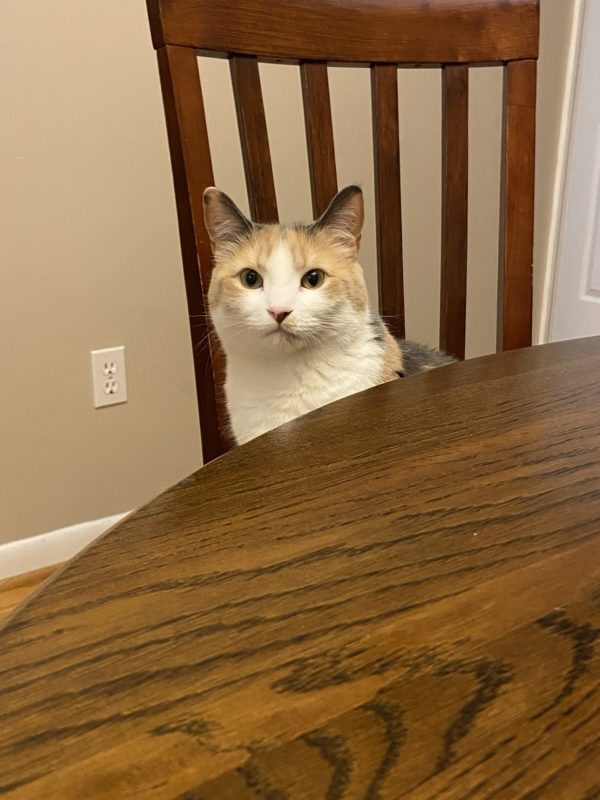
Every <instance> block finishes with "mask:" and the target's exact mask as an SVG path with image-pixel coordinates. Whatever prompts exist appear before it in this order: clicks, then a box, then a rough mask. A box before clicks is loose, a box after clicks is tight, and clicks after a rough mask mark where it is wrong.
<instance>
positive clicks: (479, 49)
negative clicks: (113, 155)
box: [147, 0, 539, 461]
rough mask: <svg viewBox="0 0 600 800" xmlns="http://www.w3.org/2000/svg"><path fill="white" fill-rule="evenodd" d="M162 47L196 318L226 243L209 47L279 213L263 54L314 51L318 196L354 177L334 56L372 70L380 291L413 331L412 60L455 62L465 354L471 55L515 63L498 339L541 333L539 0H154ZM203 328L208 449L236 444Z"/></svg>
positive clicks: (446, 306)
mask: <svg viewBox="0 0 600 800" xmlns="http://www.w3.org/2000/svg"><path fill="white" fill-rule="evenodd" d="M147 2H148V11H149V16H150V25H151V31H152V40H153V44H154V47H155V48H156V50H157V54H158V65H159V70H160V78H161V84H162V91H163V99H164V106H165V115H166V121H167V129H168V136H169V145H170V150H171V160H172V166H173V176H174V182H175V193H176V197H177V210H178V217H179V232H180V237H181V249H182V254H183V265H184V272H185V283H186V291H187V299H188V307H189V313H190V317H191V319H193V320H194V321H195V320H198V319H200V320H204V319H206V317H205V314H206V308H205V299H204V298H205V295H206V290H207V288H208V283H209V279H210V272H211V262H212V255H211V249H210V243H209V239H208V235H207V233H206V230H205V227H204V218H203V208H202V193H203V191H204V189H205V187H206V186H210V185H212V184H213V183H214V178H213V171H212V165H211V157H210V151H209V144H208V136H207V130H206V119H205V115H204V106H203V100H202V91H201V87H200V80H199V73H198V61H197V57H196V56H197V51H201V52H202V54H203V55H213V56H220V57H227V58H228V59H229V63H230V67H231V79H232V84H233V92H234V98H235V104H236V110H237V119H238V127H239V134H240V139H241V147H242V156H243V161H244V169H245V176H246V185H247V190H248V196H249V201H250V210H251V215H252V217H253V219H254V220H256V221H258V222H275V221H277V201H276V197H275V187H274V182H273V171H272V168H271V157H270V152H269V142H268V138H267V128H266V125H265V114H264V108H263V101H262V94H261V86H260V79H259V70H258V62H259V61H261V60H263V61H281V62H287V63H289V62H292V63H294V64H298V65H299V69H300V75H301V81H302V93H303V102H304V115H305V123H306V140H307V146H308V162H309V167H310V183H311V193H312V204H313V210H314V213H315V215H318V214H320V213H321V212H322V211H323V210H324V208H325V207H326V205H327V203H328V202H329V200H330V199H331V197H332V196H333V195H334V194H335V192H336V191H337V189H338V186H337V179H336V167H335V155H334V145H333V133H332V124H331V111H330V102H329V86H328V78H327V69H328V66H333V65H335V64H338V65H339V64H344V63H345V64H348V63H353V64H359V65H363V66H365V67H368V68H369V69H370V70H371V86H372V109H373V113H372V116H373V141H374V160H375V161H374V163H375V198H376V226H377V250H378V279H379V305H380V310H381V313H382V314H384V315H386V316H387V317H389V318H391V319H393V320H395V321H396V322H395V323H394V325H393V326H392V328H393V333H395V334H396V335H398V336H403V335H404V291H403V277H402V220H401V202H400V152H399V131H398V95H397V69H398V66H403V67H406V66H415V65H438V66H441V68H442V76H443V77H442V81H443V89H442V98H443V111H442V126H443V131H442V145H443V158H442V263H441V308H440V331H441V334H440V345H441V347H443V348H445V349H446V350H448V351H449V352H451V353H453V354H454V355H456V356H457V357H458V358H464V354H465V316H466V279H467V178H468V170H467V156H468V87H469V66H470V65H473V64H488V65H489V64H491V63H493V64H497V65H498V66H499V67H501V68H502V69H503V70H504V97H503V144H502V185H501V192H502V202H501V228H500V230H501V243H500V265H499V294H498V339H497V346H498V349H504V350H508V349H512V348H516V347H523V346H526V345H529V344H531V314H532V259H533V256H532V251H533V186H534V150H535V94H536V59H537V55H538V36H539V10H538V1H537V0H279V2H277V0H223V2H216V1H215V0H147ZM208 333H209V332H208V326H207V324H201V325H197V324H196V323H195V322H194V325H193V326H192V327H191V334H192V342H193V344H194V354H195V356H194V357H195V374H196V387H197V396H198V406H199V413H200V423H201V432H202V443H203V453H204V459H205V461H209V460H211V459H213V458H215V457H216V456H217V455H219V454H220V453H222V452H223V451H224V450H225V449H226V448H227V444H226V437H225V435H224V429H225V414H224V408H223V404H222V401H221V400H220V399H219V397H218V394H217V392H216V390H215V389H216V387H217V386H219V385H222V376H223V361H222V357H221V355H220V353H219V350H218V347H216V346H215V343H214V342H211V340H210V337H208V341H209V342H210V347H201V346H200V343H201V342H202V341H206V338H207V336H208Z"/></svg>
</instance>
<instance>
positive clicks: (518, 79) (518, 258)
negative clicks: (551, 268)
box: [497, 61, 537, 350]
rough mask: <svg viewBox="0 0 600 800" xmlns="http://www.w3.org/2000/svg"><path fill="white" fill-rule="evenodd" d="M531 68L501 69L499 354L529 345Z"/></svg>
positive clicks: (532, 141) (532, 165) (526, 63)
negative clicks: (502, 99) (502, 118)
mask: <svg viewBox="0 0 600 800" xmlns="http://www.w3.org/2000/svg"><path fill="white" fill-rule="evenodd" d="M536 69H537V62H535V61H515V62H514V63H511V64H507V66H506V68H505V72H506V74H505V83H504V123H503V146H502V150H503V152H502V197H501V247H500V268H499V283H498V337H497V346H498V349H499V350H511V349H514V348H517V347H526V346H527V345H529V344H531V326H532V305H533V201H534V185H535V97H536Z"/></svg>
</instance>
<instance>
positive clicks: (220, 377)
mask: <svg viewBox="0 0 600 800" xmlns="http://www.w3.org/2000/svg"><path fill="white" fill-rule="evenodd" d="M157 57H158V67H159V73H160V80H161V87H162V95H163V103H164V108H165V118H166V122H167V133H168V136H169V149H170V152H171V166H172V170H173V182H174V185H175V197H176V201H177V218H178V221H179V239H180V243H181V255H182V258H183V272H184V277H185V290H186V296H187V304H188V312H189V320H190V334H191V338H192V348H193V356H194V374H195V380H196V397H197V400H198V411H199V415H200V430H201V434H202V454H203V458H204V461H205V463H206V462H207V461H210V460H212V459H213V458H216V457H217V456H218V455H220V454H221V453H223V452H224V451H225V450H226V448H227V438H226V434H225V429H226V425H227V413H226V409H225V403H224V399H223V395H222V391H220V390H219V391H217V387H221V386H223V383H224V374H225V365H224V360H223V355H222V352H221V349H220V347H219V345H218V342H217V340H216V336H215V335H214V333H213V332H212V330H211V329H210V326H209V322H208V316H207V307H206V302H205V295H206V292H207V291H208V285H209V282H210V274H211V271H212V251H211V246H210V239H209V237H208V233H207V231H206V228H205V227H204V210H203V205H202V203H203V201H202V194H203V192H204V189H205V188H206V187H207V186H212V185H213V184H214V182H215V181H214V177H213V171H212V163H211V158H210V147H209V143H208V133H207V130H206V118H205V115H204V102H203V99H202V89H201V87H200V76H199V74H198V60H197V58H196V54H195V53H194V51H193V50H189V49H187V48H184V47H172V46H166V47H163V48H161V49H160V50H159V51H158V53H157Z"/></svg>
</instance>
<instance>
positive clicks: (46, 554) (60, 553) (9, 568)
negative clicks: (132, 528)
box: [0, 512, 129, 579]
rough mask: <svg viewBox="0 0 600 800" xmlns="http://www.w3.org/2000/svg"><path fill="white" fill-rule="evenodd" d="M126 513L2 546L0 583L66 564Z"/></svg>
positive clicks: (0, 551)
mask: <svg viewBox="0 0 600 800" xmlns="http://www.w3.org/2000/svg"><path fill="white" fill-rule="evenodd" d="M127 513H129V512H127ZM127 513H125V514H115V515H114V516H112V517H103V518H102V519H93V520H90V521H89V522H80V523H79V524H77V525H69V527H68V528H58V529H57V530H55V531H48V532H47V533H40V534H39V535H38V536H32V537H31V538H29V539H18V540H17V541H16V542H7V543H6V544H0V579H2V578H11V577H12V576H13V575H21V574H22V573H24V572H31V571H32V570H34V569H41V568H42V567H50V566H52V565H53V564H59V563H61V562H62V561H67V560H68V559H69V558H72V557H73V556H74V555H75V554H76V553H78V552H79V551H80V550H81V549H82V548H84V547H85V546H86V545H88V544H89V543H90V542H93V541H94V539H96V538H97V537H98V536H100V534H101V533H104V531H106V530H108V529H109V528H110V527H112V526H113V525H116V523H117V522H119V520H121V519H123V517H125V516H127Z"/></svg>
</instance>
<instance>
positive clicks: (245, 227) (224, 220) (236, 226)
mask: <svg viewBox="0 0 600 800" xmlns="http://www.w3.org/2000/svg"><path fill="white" fill-rule="evenodd" d="M203 200H204V224H205V225H206V230H207V231H208V235H209V237H210V241H211V242H212V245H213V248H215V249H216V248H219V247H227V246H231V245H232V244H236V243H237V242H239V241H240V239H243V238H244V236H247V235H248V234H249V233H252V231H253V230H254V225H253V224H252V222H251V221H250V220H249V219H247V218H246V217H245V216H244V215H243V214H242V212H241V211H240V210H239V208H238V207H237V206H236V204H235V203H234V202H233V200H232V199H231V198H230V197H228V196H227V195H226V194H225V192H221V191H219V189H217V188H216V187H215V186H209V187H208V189H205V190H204V197H203Z"/></svg>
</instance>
